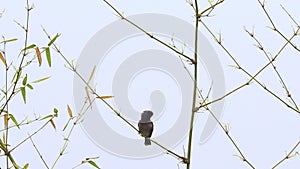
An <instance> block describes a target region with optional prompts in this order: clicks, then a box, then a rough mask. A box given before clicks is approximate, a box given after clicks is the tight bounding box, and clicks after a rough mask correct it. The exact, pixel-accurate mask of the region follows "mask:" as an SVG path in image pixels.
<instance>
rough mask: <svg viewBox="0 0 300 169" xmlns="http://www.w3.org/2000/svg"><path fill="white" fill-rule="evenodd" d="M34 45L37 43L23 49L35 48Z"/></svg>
mask: <svg viewBox="0 0 300 169" xmlns="http://www.w3.org/2000/svg"><path fill="white" fill-rule="evenodd" d="M34 47H36V45H35V44H32V45H29V46H27V47H26V48H24V49H22V51H24V50H28V49H32V48H34Z"/></svg>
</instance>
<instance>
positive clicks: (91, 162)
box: [88, 160, 100, 169]
mask: <svg viewBox="0 0 300 169" xmlns="http://www.w3.org/2000/svg"><path fill="white" fill-rule="evenodd" d="M88 163H89V164H91V165H92V166H94V167H95V168H99V169H100V167H99V166H98V165H97V164H96V163H95V162H94V161H91V160H90V161H88Z"/></svg>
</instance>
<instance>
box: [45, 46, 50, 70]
mask: <svg viewBox="0 0 300 169" xmlns="http://www.w3.org/2000/svg"><path fill="white" fill-rule="evenodd" d="M45 51H46V58H47V62H48V65H49V67H51V55H50V49H49V47H48V48H46V49H45Z"/></svg>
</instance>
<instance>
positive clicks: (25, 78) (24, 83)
mask: <svg viewBox="0 0 300 169" xmlns="http://www.w3.org/2000/svg"><path fill="white" fill-rule="evenodd" d="M26 83H27V74H26V76H25V77H24V79H23V81H22V84H23V85H24V86H25V85H26Z"/></svg>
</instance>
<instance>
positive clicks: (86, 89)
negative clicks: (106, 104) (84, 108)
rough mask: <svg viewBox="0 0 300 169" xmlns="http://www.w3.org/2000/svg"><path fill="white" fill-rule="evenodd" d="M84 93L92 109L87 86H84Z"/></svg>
mask: <svg viewBox="0 0 300 169" xmlns="http://www.w3.org/2000/svg"><path fill="white" fill-rule="evenodd" d="M85 93H86V96H87V99H88V101H89V104H90V107H91V110H92V100H91V97H90V93H89V89H88V87H87V86H85Z"/></svg>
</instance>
